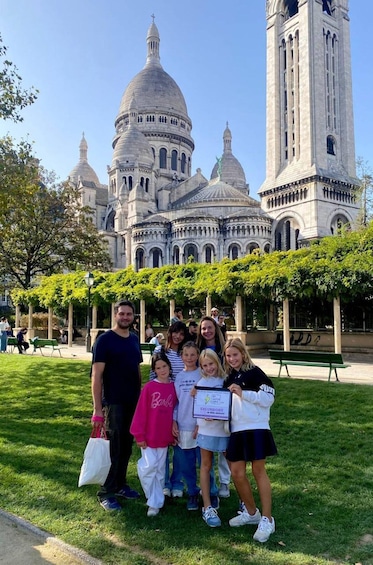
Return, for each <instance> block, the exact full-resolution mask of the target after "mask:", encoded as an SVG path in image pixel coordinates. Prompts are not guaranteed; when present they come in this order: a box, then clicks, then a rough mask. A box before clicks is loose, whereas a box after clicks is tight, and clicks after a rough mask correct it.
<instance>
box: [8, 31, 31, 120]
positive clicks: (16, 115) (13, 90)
mask: <svg viewBox="0 0 373 565" xmlns="http://www.w3.org/2000/svg"><path fill="white" fill-rule="evenodd" d="M6 55H7V47H6V46H5V45H4V44H3V41H2V38H1V35H0V118H2V119H4V120H6V119H10V120H13V121H14V122H22V121H23V118H22V116H21V114H20V110H22V109H23V108H25V107H26V106H29V105H30V104H33V103H34V102H35V100H36V98H37V94H38V91H37V90H35V89H34V88H33V87H31V88H30V89H28V90H27V89H23V88H22V78H21V77H20V75H19V74H18V69H17V67H16V66H15V65H14V64H13V63H12V62H11V61H9V60H8V59H7V57H6Z"/></svg>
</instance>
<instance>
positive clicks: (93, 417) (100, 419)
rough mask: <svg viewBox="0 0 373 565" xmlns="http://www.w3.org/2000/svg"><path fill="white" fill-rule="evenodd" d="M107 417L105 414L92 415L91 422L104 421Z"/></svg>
mask: <svg viewBox="0 0 373 565" xmlns="http://www.w3.org/2000/svg"><path fill="white" fill-rule="evenodd" d="M104 421H105V418H104V417H103V416H92V418H91V422H104Z"/></svg>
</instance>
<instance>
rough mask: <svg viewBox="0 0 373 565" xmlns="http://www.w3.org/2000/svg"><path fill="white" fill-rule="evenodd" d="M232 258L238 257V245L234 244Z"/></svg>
mask: <svg viewBox="0 0 373 565" xmlns="http://www.w3.org/2000/svg"><path fill="white" fill-rule="evenodd" d="M230 258H231V259H238V245H232V247H231V252H230Z"/></svg>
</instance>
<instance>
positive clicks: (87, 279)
mask: <svg viewBox="0 0 373 565" xmlns="http://www.w3.org/2000/svg"><path fill="white" fill-rule="evenodd" d="M84 282H85V284H86V285H87V286H88V301H87V336H86V351H88V352H89V351H91V288H92V286H93V283H94V282H95V278H94V276H93V274H92V273H87V274H86V276H85V277H84Z"/></svg>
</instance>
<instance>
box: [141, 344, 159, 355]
mask: <svg viewBox="0 0 373 565" xmlns="http://www.w3.org/2000/svg"><path fill="white" fill-rule="evenodd" d="M140 349H141V351H142V353H153V351H154V349H155V345H154V343H140Z"/></svg>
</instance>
